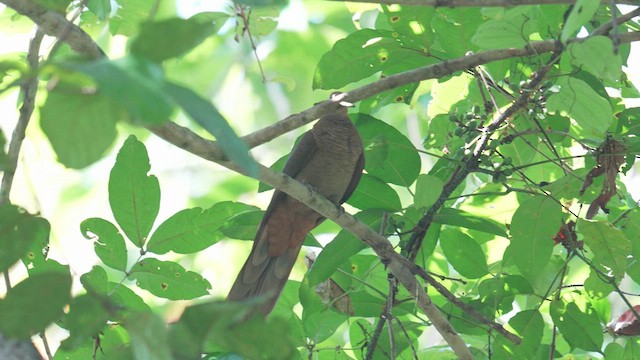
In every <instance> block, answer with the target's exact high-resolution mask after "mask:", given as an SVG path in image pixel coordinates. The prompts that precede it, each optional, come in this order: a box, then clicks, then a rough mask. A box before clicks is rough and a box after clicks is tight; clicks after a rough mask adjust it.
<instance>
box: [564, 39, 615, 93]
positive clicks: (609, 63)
mask: <svg viewBox="0 0 640 360" xmlns="http://www.w3.org/2000/svg"><path fill="white" fill-rule="evenodd" d="M562 56H563V58H564V57H568V58H569V60H570V62H571V64H572V65H573V66H575V67H577V68H580V69H583V70H586V71H588V72H590V73H591V74H593V75H594V76H596V77H598V78H599V79H604V80H608V81H612V82H613V81H618V80H619V79H620V75H621V69H622V61H621V59H620V55H619V54H616V53H615V52H614V49H613V43H612V40H611V39H610V38H608V37H606V36H594V37H589V38H587V39H585V40H584V41H581V42H575V43H571V44H570V45H569V46H568V47H567V50H566V51H565V52H564V53H563V54H562ZM563 60H564V59H563ZM569 71H570V70H569Z"/></svg>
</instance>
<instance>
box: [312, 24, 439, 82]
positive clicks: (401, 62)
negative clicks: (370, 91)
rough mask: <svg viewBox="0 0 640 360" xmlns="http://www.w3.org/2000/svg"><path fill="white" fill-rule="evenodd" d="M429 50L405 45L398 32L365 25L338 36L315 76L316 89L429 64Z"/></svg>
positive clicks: (319, 64) (321, 61) (321, 60)
mask: <svg viewBox="0 0 640 360" xmlns="http://www.w3.org/2000/svg"><path fill="white" fill-rule="evenodd" d="M427 61H428V58H427V57H426V56H425V54H423V53H421V52H418V51H416V50H413V49H410V48H409V47H407V46H405V45H404V44H403V43H402V42H401V39H400V38H399V37H398V35H397V33H393V32H391V31H388V30H374V29H361V30H358V31H356V32H354V33H351V34H350V35H348V36H347V37H346V38H344V39H342V40H338V41H337V42H336V43H335V45H334V46H333V48H332V49H331V51H329V52H328V53H326V54H324V56H322V59H320V62H319V63H318V67H317V68H316V71H315V74H314V76H313V88H314V89H339V88H341V87H343V86H345V85H347V84H349V83H352V82H355V81H358V80H361V79H364V78H366V77H368V76H371V75H373V74H375V73H377V72H379V71H383V72H384V73H386V74H393V73H398V72H400V71H404V70H409V68H412V67H417V66H420V65H424V64H426V63H427Z"/></svg>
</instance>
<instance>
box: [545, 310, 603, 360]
mask: <svg viewBox="0 0 640 360" xmlns="http://www.w3.org/2000/svg"><path fill="white" fill-rule="evenodd" d="M550 314H551V318H552V319H553V322H554V323H555V325H556V326H557V327H558V329H559V330H560V333H561V334H562V336H563V337H564V338H565V340H567V342H568V343H569V344H570V345H571V346H572V347H577V348H580V349H582V350H586V351H600V349H601V347H602V342H603V340H604V336H603V333H602V324H600V320H598V314H597V313H596V312H595V311H594V310H593V309H592V308H591V307H589V309H588V311H587V313H584V312H582V311H580V309H579V308H578V305H576V304H575V303H573V302H570V303H562V302H561V301H554V302H553V303H552V305H551V309H550Z"/></svg>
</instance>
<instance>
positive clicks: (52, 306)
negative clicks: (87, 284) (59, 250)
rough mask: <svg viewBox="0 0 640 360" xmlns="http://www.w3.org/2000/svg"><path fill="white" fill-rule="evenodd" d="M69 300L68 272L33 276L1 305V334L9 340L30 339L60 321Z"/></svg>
mask: <svg viewBox="0 0 640 360" xmlns="http://www.w3.org/2000/svg"><path fill="white" fill-rule="evenodd" d="M70 299H71V276H70V275H69V272H68V268H67V269H66V272H60V271H56V272H42V273H38V274H34V275H31V276H29V277H28V278H26V279H25V280H23V281H22V282H20V283H19V284H18V285H16V286H15V287H13V288H12V289H10V290H9V291H8V292H7V295H6V296H5V298H4V299H2V300H1V301H0V331H2V333H3V334H4V335H6V336H7V337H16V338H29V337H31V336H32V335H35V334H36V333H38V332H40V331H43V330H44V329H45V327H47V325H49V324H51V323H52V322H53V321H55V320H56V319H57V318H59V317H60V316H61V315H62V314H63V313H64V312H63V308H64V306H65V305H66V304H67V303H68V302H69V300H70Z"/></svg>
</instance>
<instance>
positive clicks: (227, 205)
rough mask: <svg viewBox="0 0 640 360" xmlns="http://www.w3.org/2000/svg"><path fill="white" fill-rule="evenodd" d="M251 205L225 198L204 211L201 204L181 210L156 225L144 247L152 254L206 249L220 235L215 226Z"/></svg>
mask: <svg viewBox="0 0 640 360" xmlns="http://www.w3.org/2000/svg"><path fill="white" fill-rule="evenodd" d="M255 209H256V208H255V207H254V206H250V205H246V204H243V203H236V202H231V201H225V202H220V203H217V204H214V205H213V206H212V207H211V208H209V209H207V210H204V211H203V210H202V209H201V208H193V209H185V210H181V211H179V212H177V213H176V214H174V215H173V216H171V217H170V218H168V219H167V220H165V221H164V222H163V223H162V224H160V226H158V228H157V229H156V231H154V233H153V235H152V236H151V238H150V239H149V242H148V243H147V250H148V251H151V252H154V253H156V254H164V253H166V252H168V251H173V252H176V253H179V254H191V253H195V252H198V251H200V250H203V249H206V248H208V247H209V246H211V245H213V244H215V243H216V242H218V241H220V240H221V239H222V238H223V237H224V235H223V234H222V232H220V231H218V230H220V228H221V227H222V226H224V225H226V223H227V221H228V220H229V219H231V218H232V217H234V216H236V215H237V214H240V213H244V212H247V211H252V210H255ZM254 232H255V229H254Z"/></svg>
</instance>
